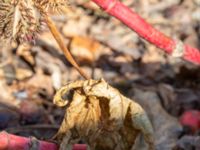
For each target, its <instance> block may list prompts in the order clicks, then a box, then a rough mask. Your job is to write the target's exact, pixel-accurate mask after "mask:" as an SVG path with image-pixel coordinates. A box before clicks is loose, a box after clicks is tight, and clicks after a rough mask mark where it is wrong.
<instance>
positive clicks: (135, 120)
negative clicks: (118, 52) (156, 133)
mask: <svg viewBox="0 0 200 150" xmlns="http://www.w3.org/2000/svg"><path fill="white" fill-rule="evenodd" d="M54 103H55V104H56V105H58V106H65V105H67V109H66V114H65V117H64V120H63V122H62V124H61V127H60V129H59V131H58V133H57V135H56V138H57V140H58V141H59V143H61V145H60V149H61V150H64V149H66V148H67V149H71V146H72V145H73V144H74V143H77V142H79V141H80V140H82V141H83V142H86V143H87V144H88V145H89V147H90V149H91V150H94V149H95V150H130V149H132V147H133V145H134V142H135V139H136V138H137V136H138V135H139V134H140V133H141V134H143V136H144V138H145V141H146V143H148V145H149V149H154V148H153V147H154V146H153V130H152V126H151V123H150V121H149V119H148V117H147V115H146V112H145V111H144V110H143V109H142V108H141V106H140V105H139V104H137V103H136V102H134V101H133V100H131V99H128V98H126V97H125V96H123V95H121V94H120V92H119V91H118V90H117V89H115V88H113V87H111V86H110V85H109V84H108V83H106V82H105V81H104V80H103V79H100V80H86V81H75V82H72V83H69V84H67V85H65V86H64V87H62V88H61V89H60V90H58V92H57V93H56V95H55V97H54Z"/></svg>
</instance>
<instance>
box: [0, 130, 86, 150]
mask: <svg viewBox="0 0 200 150" xmlns="http://www.w3.org/2000/svg"><path fill="white" fill-rule="evenodd" d="M30 149H34V150H58V149H59V148H58V145H56V144H54V143H50V142H45V141H40V140H37V139H35V138H26V137H20V136H16V135H12V134H9V133H7V132H0V150H30ZM73 150H86V145H84V144H75V145H74V146H73Z"/></svg>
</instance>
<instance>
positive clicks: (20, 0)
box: [0, 0, 88, 79]
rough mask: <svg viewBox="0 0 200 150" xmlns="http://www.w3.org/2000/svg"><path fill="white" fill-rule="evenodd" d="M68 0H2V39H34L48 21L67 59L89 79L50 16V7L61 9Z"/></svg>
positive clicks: (0, 19)
mask: <svg viewBox="0 0 200 150" xmlns="http://www.w3.org/2000/svg"><path fill="white" fill-rule="evenodd" d="M65 7H67V1H66V0H0V40H1V41H4V40H17V41H19V42H24V41H32V40H34V39H35V38H36V36H37V34H38V33H39V31H40V30H41V26H42V24H44V23H45V22H46V23H47V25H48V27H49V29H50V31H51V32H52V34H53V36H54V38H55V40H56V41H57V43H58V45H59V46H60V48H61V50H62V51H63V52H64V54H65V56H66V58H67V60H68V61H69V62H70V63H71V64H72V66H74V67H75V68H76V69H77V70H78V72H79V73H80V74H81V75H82V76H83V77H84V78H85V79H88V77H87V75H86V74H85V73H84V72H83V71H82V69H81V68H80V67H79V65H78V64H77V63H76V61H75V60H74V58H73V57H72V55H71V53H70V52H69V50H68V49H67V48H66V46H65V44H64V40H63V38H62V36H61V34H60V33H59V32H58V30H57V28H56V26H55V25H54V24H53V22H52V21H51V19H50V17H49V16H48V11H49V9H52V10H54V11H60V10H63V9H64V8H65Z"/></svg>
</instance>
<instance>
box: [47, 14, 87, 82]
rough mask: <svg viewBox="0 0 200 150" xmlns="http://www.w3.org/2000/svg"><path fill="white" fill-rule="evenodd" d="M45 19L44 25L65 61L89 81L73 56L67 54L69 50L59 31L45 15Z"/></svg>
mask: <svg viewBox="0 0 200 150" xmlns="http://www.w3.org/2000/svg"><path fill="white" fill-rule="evenodd" d="M45 19H46V24H47V25H48V27H49V29H50V31H51V33H52V35H53V37H54V38H55V40H56V42H57V43H58V45H59V47H60V49H61V50H62V51H63V53H64V55H65V57H66V58H67V60H68V61H69V62H70V63H71V65H72V66H73V67H75V68H76V70H77V71H78V72H79V73H80V74H81V75H82V76H83V77H84V78H85V79H89V77H88V76H87V75H86V74H85V72H84V71H83V70H82V69H81V68H80V67H79V65H78V64H77V63H76V61H75V60H74V58H73V56H72V55H71V53H70V52H69V50H68V49H67V47H66V46H65V44H64V39H63V37H62V35H61V34H60V33H59V31H58V30H57V28H56V26H55V24H54V23H53V21H52V20H51V18H50V17H49V16H48V15H46V16H45Z"/></svg>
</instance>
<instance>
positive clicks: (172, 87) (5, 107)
mask: <svg viewBox="0 0 200 150" xmlns="http://www.w3.org/2000/svg"><path fill="white" fill-rule="evenodd" d="M123 3H124V4H125V5H127V6H129V7H130V8H132V9H134V10H135V11H136V12H138V13H139V14H140V15H141V16H142V17H143V18H145V19H146V20H147V22H149V23H150V24H152V25H153V26H154V27H155V28H157V29H158V30H160V31H161V32H164V33H165V34H167V35H169V36H170V37H172V38H174V39H181V40H182V41H184V43H187V44H189V45H191V46H193V47H197V48H200V0H123ZM51 16H52V19H53V20H54V22H55V23H56V26H57V28H58V29H59V31H60V33H61V34H62V35H63V37H64V39H65V44H66V47H68V48H69V50H70V51H71V53H72V54H73V56H74V58H75V59H76V60H77V62H78V63H79V64H80V66H81V68H82V69H83V70H84V71H85V72H86V73H87V74H88V75H90V76H91V77H92V78H94V79H99V78H101V77H103V78H104V79H105V80H106V81H107V82H109V83H110V84H111V85H113V86H114V87H116V88H118V89H119V90H120V91H121V92H122V93H123V94H124V95H126V96H128V97H130V98H132V99H134V100H135V101H137V102H138V103H140V104H141V105H142V106H143V107H144V109H145V110H146V111H147V113H148V115H149V117H150V119H151V121H152V124H153V126H154V129H155V138H156V145H157V149H158V150H168V149H169V150H170V149H180V150H182V149H183V150H194V149H195V150H199V149H200V136H199V135H200V132H199V131H200V130H199V129H200V67H199V66H197V65H194V64H191V63H189V62H186V61H183V60H181V59H177V58H172V57H171V56H167V55H166V54H164V53H163V52H162V51H161V50H159V49H158V48H156V47H155V46H153V45H151V44H149V43H147V42H146V41H144V40H143V39H141V38H139V37H138V36H137V34H136V33H134V32H133V31H131V30H130V29H128V28H127V27H126V26H125V25H123V24H122V23H120V22H119V21H118V20H116V19H115V18H113V17H110V16H108V15H107V14H106V13H104V12H103V11H102V10H100V9H99V8H98V7H97V6H96V5H95V4H94V3H92V2H90V1H87V0H76V1H72V0H71V1H69V6H68V9H67V12H66V13H64V14H53V13H52V14H51ZM133 21H134V20H133ZM0 78H1V79H0V91H1V94H0V130H5V131H7V132H9V133H13V134H17V135H22V136H36V137H37V138H39V139H49V138H51V137H52V136H53V135H54V134H55V133H56V131H57V130H58V128H59V125H60V123H61V121H62V118H63V116H64V113H65V110H64V109H61V108H57V107H56V106H54V105H53V103H52V100H53V95H54V94H55V91H56V90H57V89H59V88H60V87H61V86H62V85H64V84H65V83H67V82H69V81H75V80H79V79H81V77H80V75H79V73H78V72H77V71H76V70H75V68H73V67H72V66H71V65H70V64H69V63H68V62H67V60H66V59H65V57H64V55H63V54H62V52H61V51H60V50H59V47H58V45H57V43H56V41H55V40H54V39H53V37H52V35H51V33H50V32H49V31H48V29H47V27H46V26H44V27H43V32H41V33H40V34H39V35H38V37H37V38H36V40H35V42H32V43H24V44H18V43H10V44H9V46H5V45H3V44H2V45H0ZM187 113H189V115H191V116H192V117H189V120H187V119H188V118H187V119H186V121H185V120H184V121H180V119H182V118H183V116H184V115H185V114H187ZM191 118H192V119H194V120H195V121H196V122H195V123H193V122H192V121H193V120H192V121H191V120H190V119H191ZM183 122H186V124H187V122H189V123H188V124H189V125H185V124H184V123H183ZM190 124H191V125H190ZM138 143H139V142H138ZM139 146H141V145H140V144H139ZM140 149H142V148H140Z"/></svg>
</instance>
